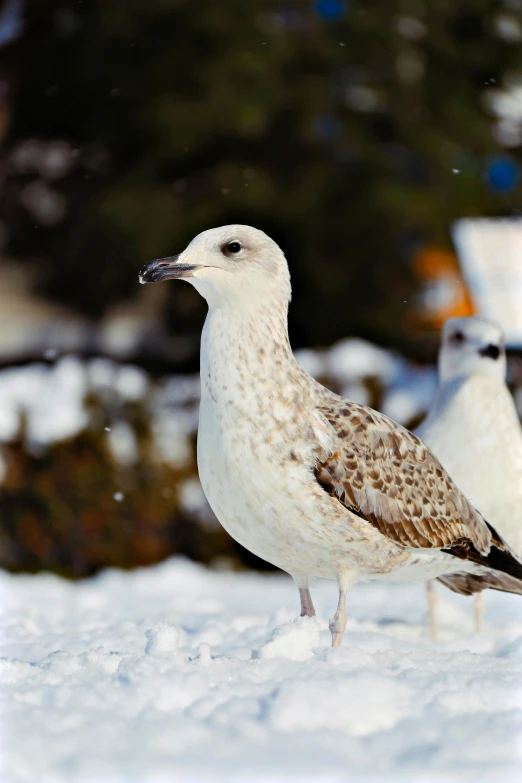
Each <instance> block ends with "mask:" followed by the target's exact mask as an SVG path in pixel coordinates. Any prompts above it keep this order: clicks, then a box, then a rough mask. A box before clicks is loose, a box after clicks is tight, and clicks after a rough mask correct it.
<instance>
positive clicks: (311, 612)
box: [299, 587, 315, 617]
mask: <svg viewBox="0 0 522 783" xmlns="http://www.w3.org/2000/svg"><path fill="white" fill-rule="evenodd" d="M299 598H300V599H301V617H315V608H314V605H313V602H312V596H311V595H310V590H309V588H308V587H300V588H299Z"/></svg>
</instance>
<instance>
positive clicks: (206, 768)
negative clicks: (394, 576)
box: [0, 559, 522, 783]
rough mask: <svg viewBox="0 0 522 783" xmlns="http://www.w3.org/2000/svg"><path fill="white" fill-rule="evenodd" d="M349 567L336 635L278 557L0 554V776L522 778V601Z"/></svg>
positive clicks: (323, 597) (326, 595) (327, 604)
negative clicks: (110, 561) (433, 625)
mask: <svg viewBox="0 0 522 783" xmlns="http://www.w3.org/2000/svg"><path fill="white" fill-rule="evenodd" d="M438 592H439V596H440V610H441V620H442V641H441V642H439V643H438V644H432V643H431V642H429V640H428V638H427V631H426V628H425V600H424V590H423V586H422V585H411V584H406V585H392V586H390V585H383V584H379V583H371V584H366V585H358V586H356V588H355V589H354V590H353V592H352V595H351V596H350V601H349V611H350V619H349V621H348V628H347V633H346V636H345V640H344V645H343V647H342V648H340V649H337V650H331V649H329V647H328V645H329V633H328V630H327V618H328V616H329V615H330V614H331V613H333V611H334V608H335V602H336V595H335V585H333V583H319V584H317V585H315V586H314V588H313V593H314V598H315V601H316V606H317V608H318V617H319V620H318V621H316V620H312V619H308V618H303V619H301V618H300V619H298V620H294V616H295V614H296V611H297V604H298V596H297V591H296V590H295V588H294V586H293V584H292V583H291V581H290V579H289V578H287V577H285V576H283V575H281V576H274V575H267V576H261V575H254V574H232V573H225V572H212V571H208V570H205V569H204V568H202V567H199V566H196V565H194V564H192V563H189V562H187V561H185V560H181V559H174V560H170V561H168V562H166V563H163V564H161V565H159V566H156V567H154V568H150V569H144V570H139V571H135V572H120V571H116V570H112V571H106V572H104V573H103V574H101V575H99V576H98V577H96V578H93V579H90V580H87V581H84V582H80V583H71V582H67V581H63V580H61V579H60V578H58V577H55V576H51V575H48V574H42V575H37V576H25V575H24V576H20V575H16V576H13V575H9V574H6V573H0V607H1V609H0V648H1V649H0V656H1V659H0V673H1V682H2V685H1V708H2V716H3V717H2V753H1V761H0V770H1V771H0V780H1V781H2V782H3V783H15V781H16V782H20V783H25V782H26V781H30V782H31V783H57V782H58V781H60V782H61V781H63V782H64V783H75V782H76V781H82V782H84V781H85V783H94V782H95V781H96V783H98V782H100V783H101V782H109V781H113V782H114V783H116V781H118V782H119V781H122V783H123V782H124V783H133V782H134V781H136V783H148V782H149V781H154V782H156V781H161V782H162V783H163V782H164V781H165V782H166V781H178V782H179V781H183V782H184V781H187V782H190V783H196V781H197V783H203V781H218V782H219V783H221V781H250V780H252V781H271V782H272V783H274V782H275V781H287V782H289V781H309V780H314V781H329V782H330V781H338V782H339V783H340V782H341V781H350V783H358V781H364V782H365V783H366V782H371V783H373V782H375V781H379V783H385V782H386V783H390V782H391V781H393V782H395V781H397V783H398V782H399V781H401V783H403V782H405V781H415V783H428V781H430V783H433V781H438V780H440V781H452V782H453V781H459V783H463V782H464V781H473V783H483V782H485V781H495V782H496V783H498V781H509V783H514V781H517V780H521V779H522V679H521V675H522V671H521V670H522V612H521V609H522V604H521V602H520V597H516V596H504V595H501V594H494V593H490V594H488V596H487V613H486V629H485V632H484V633H483V634H482V635H481V636H479V637H477V636H474V635H472V634H471V630H470V627H471V611H470V605H469V601H468V600H467V599H465V598H460V599H459V597H458V596H454V595H453V594H450V593H448V592H445V591H444V588H443V587H441V588H440V590H439V591H438Z"/></svg>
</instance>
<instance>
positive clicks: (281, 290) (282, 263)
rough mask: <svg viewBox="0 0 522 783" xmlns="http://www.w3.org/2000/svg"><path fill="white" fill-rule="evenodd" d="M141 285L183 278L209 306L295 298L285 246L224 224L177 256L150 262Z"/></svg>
mask: <svg viewBox="0 0 522 783" xmlns="http://www.w3.org/2000/svg"><path fill="white" fill-rule="evenodd" d="M139 279H140V283H159V282H162V281H163V280H173V279H181V280H187V281H188V282H189V283H191V284H192V285H193V286H194V287H195V288H196V289H197V290H198V291H199V293H200V294H201V295H202V296H203V297H204V298H205V299H206V300H207V302H208V303H209V306H211V307H213V306H216V307H219V306H222V305H223V304H225V303H231V304H233V305H236V306H239V305H246V306H247V307H248V306H253V305H255V304H256V303H257V304H262V305H264V304H267V303H269V302H270V301H272V300H274V299H275V300H277V301H278V302H281V303H283V304H284V306H286V305H287V304H288V302H289V300H290V275H289V272H288V265H287V263H286V259H285V256H284V254H283V252H282V250H281V249H280V248H279V247H278V245H276V243H275V242H274V241H273V240H272V239H270V237H269V236H267V235H266V234H264V233H263V231H259V230H258V229H257V228H252V227H251V226H240V225H232V226H221V227H220V228H211V229H209V230H208V231H203V232H202V233H201V234H198V235H197V237H195V238H194V239H193V240H192V242H190V244H189V245H188V246H187V247H186V248H185V250H183V252H181V253H179V254H178V255H175V256H169V257H168V258H156V259H155V260H154V261H150V262H149V263H148V264H145V266H144V267H143V269H142V270H141V272H140V276H139Z"/></svg>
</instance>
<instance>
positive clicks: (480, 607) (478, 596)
mask: <svg viewBox="0 0 522 783" xmlns="http://www.w3.org/2000/svg"><path fill="white" fill-rule="evenodd" d="M485 608H486V607H485V605H484V593H475V595H474V596H473V618H474V624H475V633H481V631H482V621H483V620H484V611H485Z"/></svg>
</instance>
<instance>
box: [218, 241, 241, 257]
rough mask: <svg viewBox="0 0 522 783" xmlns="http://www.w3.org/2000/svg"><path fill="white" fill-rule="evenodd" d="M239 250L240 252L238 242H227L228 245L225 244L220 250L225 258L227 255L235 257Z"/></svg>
mask: <svg viewBox="0 0 522 783" xmlns="http://www.w3.org/2000/svg"><path fill="white" fill-rule="evenodd" d="M240 250H241V244H240V243H239V242H235V241H234V242H228V244H226V245H225V246H224V247H223V248H222V251H223V253H224V254H225V255H226V256H228V255H235V254H236V253H239V251H240Z"/></svg>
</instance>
